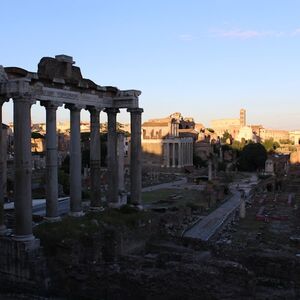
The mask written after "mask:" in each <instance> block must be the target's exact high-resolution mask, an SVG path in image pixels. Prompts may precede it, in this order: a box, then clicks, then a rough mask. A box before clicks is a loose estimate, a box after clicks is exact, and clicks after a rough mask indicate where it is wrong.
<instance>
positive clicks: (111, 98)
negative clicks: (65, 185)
mask: <svg viewBox="0 0 300 300" xmlns="http://www.w3.org/2000/svg"><path fill="white" fill-rule="evenodd" d="M74 63H75V62H74V61H73V58H72V57H70V56H67V55H57V56H55V58H51V57H43V58H42V59H41V61H40V62H39V64H38V70H37V72H29V71H27V70H24V69H21V68H18V67H6V68H3V67H1V66H0V108H1V110H0V124H2V105H3V103H4V102H6V101H9V100H10V99H12V101H13V106H14V108H13V120H14V140H15V144H14V150H15V152H14V162H15V193H14V194H15V199H14V202H15V213H16V228H15V233H14V235H13V239H14V240H16V241H30V240H33V239H34V236H33V234H32V197H31V174H32V167H31V117H30V110H31V106H32V105H33V104H35V103H36V101H40V104H41V105H42V106H44V107H45V109H46V218H48V219H49V220H56V219H58V218H59V215H58V178H57V168H58V166H57V132H56V110H57V108H58V107H59V106H62V105H64V108H66V109H69V110H70V123H71V133H70V135H71V149H70V215H71V216H75V217H76V216H81V215H83V211H82V204H81V202H82V199H81V148H80V111H81V110H82V109H86V110H88V111H89V112H90V124H91V125H90V126H91V137H90V167H91V206H92V207H99V206H100V205H101V202H100V201H101V191H100V185H99V178H100V168H101V166H100V112H101V111H104V112H105V113H107V116H108V202H109V205H110V206H112V207H117V206H118V205H119V190H118V187H119V185H118V163H117V161H118V160H117V131H116V125H117V121H116V120H117V114H118V113H119V109H122V108H126V109H127V111H128V112H129V113H130V116H131V166H130V176H131V188H130V194H131V197H130V201H131V203H132V204H135V205H138V204H140V201H141V163H140V161H141V114H142V112H143V109H141V108H139V95H140V94H141V92H140V91H138V90H119V89H118V88H116V87H111V86H100V85H97V84H95V83H94V82H93V81H92V80H89V79H86V78H83V77H82V75H81V71H80V68H79V67H77V66H74ZM2 143H3V139H2V138H1V134H0V149H2ZM3 164H4V161H3V157H2V156H1V157H0V187H2V186H3V184H4V183H3V178H4V171H3ZM2 191H3V189H2V188H0V235H1V234H5V232H6V227H5V225H4V211H3V205H4V199H3V194H2Z"/></svg>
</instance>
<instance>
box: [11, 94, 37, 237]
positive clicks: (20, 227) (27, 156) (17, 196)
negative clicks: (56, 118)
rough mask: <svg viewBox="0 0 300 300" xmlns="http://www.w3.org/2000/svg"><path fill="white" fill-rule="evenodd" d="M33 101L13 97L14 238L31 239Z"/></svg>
mask: <svg viewBox="0 0 300 300" xmlns="http://www.w3.org/2000/svg"><path fill="white" fill-rule="evenodd" d="M33 103H34V102H33V101H32V99H30V98H29V97H18V98H14V161H15V179H14V180H15V189H14V202H15V217H16V230H15V235H14V239H15V240H17V241H31V240H33V239H34V236H33V234H32V197H31V174H32V166H31V163H32V158H31V116H30V108H31V105H32V104H33Z"/></svg>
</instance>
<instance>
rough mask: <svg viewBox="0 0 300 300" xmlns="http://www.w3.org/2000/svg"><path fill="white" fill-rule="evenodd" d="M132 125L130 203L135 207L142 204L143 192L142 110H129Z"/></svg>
mask: <svg viewBox="0 0 300 300" xmlns="http://www.w3.org/2000/svg"><path fill="white" fill-rule="evenodd" d="M127 111H128V112H130V119H131V120H130V123H131V152H130V182H131V183H130V202H131V204H134V205H139V204H140V203H141V191H142V165H141V160H142V146H141V126H142V112H143V109H142V108H129V109H128V110H127Z"/></svg>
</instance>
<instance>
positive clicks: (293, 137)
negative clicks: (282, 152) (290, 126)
mask: <svg viewBox="0 0 300 300" xmlns="http://www.w3.org/2000/svg"><path fill="white" fill-rule="evenodd" d="M289 139H290V141H291V142H293V143H294V145H300V130H294V131H290V132H289Z"/></svg>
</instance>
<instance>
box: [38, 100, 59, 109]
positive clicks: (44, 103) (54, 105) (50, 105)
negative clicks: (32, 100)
mask: <svg viewBox="0 0 300 300" xmlns="http://www.w3.org/2000/svg"><path fill="white" fill-rule="evenodd" d="M40 104H41V106H44V107H45V108H46V109H47V108H50V109H51V108H52V109H57V108H58V107H59V106H62V105H63V103H59V102H53V101H41V102H40Z"/></svg>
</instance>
